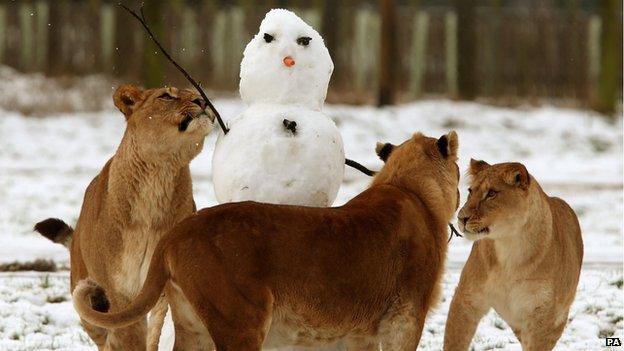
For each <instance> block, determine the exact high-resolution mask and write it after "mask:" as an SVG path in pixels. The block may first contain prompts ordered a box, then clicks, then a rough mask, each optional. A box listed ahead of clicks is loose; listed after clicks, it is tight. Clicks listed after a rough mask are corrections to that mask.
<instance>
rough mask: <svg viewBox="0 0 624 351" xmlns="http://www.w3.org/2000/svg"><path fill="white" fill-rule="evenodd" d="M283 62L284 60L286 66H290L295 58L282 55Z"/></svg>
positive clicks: (293, 63)
mask: <svg viewBox="0 0 624 351" xmlns="http://www.w3.org/2000/svg"><path fill="white" fill-rule="evenodd" d="M283 62H284V65H285V66H286V67H292V66H294V65H295V60H294V59H293V58H292V57H290V56H286V57H284V61H283Z"/></svg>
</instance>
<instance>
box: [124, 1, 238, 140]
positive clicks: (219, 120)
mask: <svg viewBox="0 0 624 351" xmlns="http://www.w3.org/2000/svg"><path fill="white" fill-rule="evenodd" d="M119 6H121V7H122V8H123V9H124V10H126V11H128V13H130V14H131V15H132V16H133V17H134V18H136V19H137V20H138V21H139V22H141V25H143V28H145V30H146V31H147V34H149V37H150V39H152V41H153V42H154V44H156V46H158V49H159V50H160V52H161V53H162V54H163V55H165V57H166V58H167V59H168V60H169V61H170V62H171V63H172V64H173V65H174V66H175V67H176V68H177V69H178V70H179V71H180V72H182V74H183V75H184V77H185V78H186V79H187V80H188V81H189V82H191V84H192V85H193V86H194V87H195V89H197V91H198V92H199V95H201V97H202V99H204V101H206V104H207V105H208V107H210V110H211V111H212V113H213V114H214V115H215V117H216V118H217V121H218V122H219V126H221V129H222V130H223V133H224V134H227V133H228V132H229V129H228V128H227V127H226V126H225V123H223V120H222V119H221V115H220V114H219V112H218V111H217V109H216V108H215V107H214V105H213V104H212V102H211V101H210V99H208V96H206V93H204V90H203V89H202V88H201V86H200V85H199V84H197V82H196V81H195V79H193V78H192V77H191V76H190V75H189V74H188V73H187V72H186V70H185V69H184V68H182V66H180V65H179V64H178V63H177V62H176V61H175V60H174V59H173V58H172V57H171V55H169V53H168V52H167V50H165V49H164V48H163V47H162V45H160V43H159V42H158V40H157V39H156V37H155V36H154V33H152V31H151V29H150V28H149V26H148V25H147V21H146V19H145V14H144V13H143V5H141V8H140V11H141V16H139V15H138V14H137V13H136V12H135V11H133V10H130V9H129V8H128V7H127V6H126V5H124V4H121V3H120V4H119Z"/></svg>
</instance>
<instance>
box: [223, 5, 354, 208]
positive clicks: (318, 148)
mask: <svg viewBox="0 0 624 351" xmlns="http://www.w3.org/2000/svg"><path fill="white" fill-rule="evenodd" d="M333 69H334V64H333V62H332V60H331V57H330V55H329V51H328V50H327V48H326V47H325V44H324V42H323V38H322V37H321V36H320V34H319V33H318V32H317V31H316V30H314V28H312V27H311V26H310V25H308V24H307V23H305V22H304V21H303V20H302V19H301V18H299V17H297V15H295V14H294V13H293V12H291V11H288V10H284V9H273V10H271V11H269V12H268V13H267V14H266V16H265V18H264V19H263V20H262V23H261V24H260V30H259V31H258V33H257V34H256V35H255V36H254V37H253V39H252V40H251V41H250V42H249V44H247V46H246V47H245V51H244V53H243V60H242V62H241V70H240V94H241V98H242V100H243V102H245V104H246V105H247V108H246V109H245V110H244V111H243V112H242V113H241V114H240V115H238V116H236V117H235V118H233V119H232V120H230V121H229V123H228V124H229V127H230V130H229V132H228V133H227V134H221V135H220V136H219V138H218V140H217V144H216V148H215V151H214V155H213V159H212V170H213V176H212V177H213V182H214V188H215V194H216V197H217V200H218V201H219V202H220V203H225V202H233V201H245V200H253V201H259V202H269V203H278V204H291V205H305V206H318V207H325V206H330V205H331V204H332V203H333V202H334V200H335V198H336V195H337V193H338V188H339V187H340V184H341V183H342V179H343V176H344V164H345V156H344V149H343V144H342V138H341V136H340V133H339V132H338V128H337V127H336V124H335V123H334V122H333V121H332V120H331V119H330V118H329V117H328V116H327V115H325V114H324V113H323V112H322V107H323V104H324V102H325V97H326V95H327V87H328V85H329V79H330V77H331V74H332V72H333Z"/></svg>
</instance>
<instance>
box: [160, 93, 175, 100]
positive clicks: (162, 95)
mask: <svg viewBox="0 0 624 351" xmlns="http://www.w3.org/2000/svg"><path fill="white" fill-rule="evenodd" d="M158 98H159V99H162V100H173V96H171V95H170V94H169V93H167V92H165V93H162V94H161V95H160V96H159V97H158Z"/></svg>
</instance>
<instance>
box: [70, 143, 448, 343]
mask: <svg viewBox="0 0 624 351" xmlns="http://www.w3.org/2000/svg"><path fill="white" fill-rule="evenodd" d="M457 146H458V141H457V134H456V133H455V132H450V133H448V134H447V135H444V136H442V137H441V138H439V139H434V138H428V137H425V136H423V135H422V134H420V133H418V134H415V135H414V136H413V137H412V138H411V139H410V140H408V141H406V142H404V143H403V144H401V145H400V146H396V147H394V146H392V145H390V144H386V145H385V146H383V147H380V148H378V150H379V153H380V156H382V157H383V158H387V161H386V164H385V166H384V167H383V169H382V170H381V171H380V172H379V174H378V175H377V176H376V177H375V179H374V181H373V183H372V185H371V186H370V188H369V189H367V190H365V191H364V192H363V193H361V194H360V195H358V196H356V197H355V198H354V199H352V200H351V201H349V202H348V203H347V204H345V205H344V206H341V207H336V208H310V207H300V206H287V205H272V204H262V203H255V202H239V203H228V204H223V205H219V206H215V207H212V208H206V209H203V210H201V211H199V212H198V213H197V214H195V215H193V216H191V217H189V218H187V219H186V220H184V221H182V222H181V223H179V224H178V225H176V226H175V227H174V228H173V229H172V230H171V232H170V233H169V234H168V235H167V236H166V237H164V238H163V239H162V240H161V241H160V243H159V244H158V246H157V247H156V251H155V253H154V255H153V256H152V261H151V264H150V268H149V271H148V275H147V279H146V280H145V284H144V286H143V289H142V290H141V292H140V293H139V295H138V296H137V298H136V299H135V300H134V301H133V302H132V303H131V304H130V305H129V306H127V308H125V309H123V310H121V311H119V310H118V311H112V312H111V313H105V312H106V310H107V309H106V308H105V307H106V306H103V304H101V303H100V304H93V302H94V301H97V302H105V301H106V300H107V297H106V295H105V293H104V289H102V288H101V287H100V286H99V285H98V284H96V283H95V282H94V281H92V280H83V281H81V282H80V283H79V284H78V287H77V288H76V289H75V290H74V294H73V296H74V304H75V306H76V308H77V309H78V310H79V311H80V314H81V315H82V316H83V318H85V319H86V320H87V321H89V322H90V323H93V324H95V325H99V326H102V327H106V328H120V327H125V326H127V325H132V324H134V323H136V322H137V321H139V320H142V319H143V318H144V317H143V316H144V315H145V314H146V313H147V312H148V311H149V310H150V309H151V308H152V306H154V304H155V303H156V302H157V301H158V299H159V297H160V296H161V294H162V291H163V289H166V292H167V296H168V298H169V299H170V303H171V304H172V305H175V304H178V305H184V306H188V311H189V313H192V312H195V313H196V314H197V316H198V317H199V320H200V322H199V324H200V325H202V324H203V326H205V328H204V329H203V331H202V334H201V335H193V336H191V338H190V339H189V340H188V342H186V343H185V344H184V345H183V346H182V345H178V344H176V348H178V349H183V350H198V349H203V350H207V349H211V347H212V345H210V344H208V342H209V339H210V338H209V334H208V332H210V335H211V336H212V338H213V339H214V344H215V345H216V348H217V350H237V351H242V350H260V349H261V347H262V346H263V345H264V346H265V347H267V348H272V347H282V346H290V345H296V346H308V347H318V346H322V345H329V344H331V343H333V342H336V341H338V340H344V341H345V343H346V345H347V347H348V348H349V349H355V350H378V349H379V343H380V342H381V343H382V344H383V345H384V349H386V350H415V349H416V347H417V345H418V342H419V340H420V336H421V332H422V328H423V325H424V322H425V316H426V314H427V311H428V310H429V308H430V307H431V306H432V304H434V302H435V301H436V300H437V298H438V296H439V291H440V278H441V276H442V271H443V265H444V260H445V256H446V248H447V241H446V236H447V229H446V228H447V223H448V222H449V220H450V218H451V216H452V215H453V213H454V212H455V210H456V209H457V207H458V203H459V198H458V192H457V185H458V181H459V170H458V167H457V164H456V159H457ZM103 307H104V308H103ZM175 319H176V316H175V314H174V321H175ZM202 322H203V323H202Z"/></svg>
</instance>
